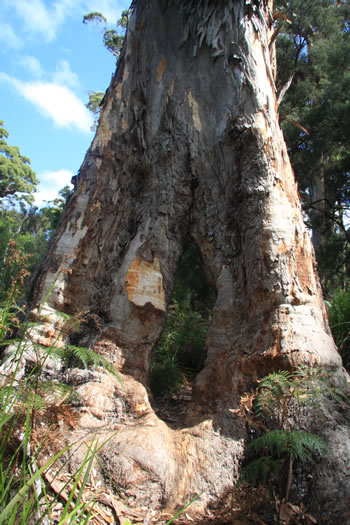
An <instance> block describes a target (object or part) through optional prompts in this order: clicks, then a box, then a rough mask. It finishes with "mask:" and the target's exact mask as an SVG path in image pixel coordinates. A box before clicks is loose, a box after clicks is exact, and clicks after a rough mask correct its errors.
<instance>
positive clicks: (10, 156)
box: [0, 120, 39, 203]
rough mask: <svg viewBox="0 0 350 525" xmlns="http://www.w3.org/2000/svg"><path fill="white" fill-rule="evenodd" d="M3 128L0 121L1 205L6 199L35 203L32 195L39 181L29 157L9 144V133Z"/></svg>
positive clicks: (2, 123)
mask: <svg viewBox="0 0 350 525" xmlns="http://www.w3.org/2000/svg"><path fill="white" fill-rule="evenodd" d="M3 126H4V122H3V121H2V120H0V203H3V201H4V199H7V200H9V201H14V200H15V201H19V202H21V201H22V202H24V201H25V202H33V201H32V199H31V194H32V193H33V192H34V191H35V189H36V186H37V184H38V182H39V181H38V179H37V178H36V175H35V173H34V171H33V170H32V169H31V167H30V160H29V159H28V157H25V156H24V155H22V154H21V152H20V150H19V148H18V147H17V146H9V145H8V144H7V142H6V139H7V137H8V132H7V130H6V129H5V128H4V127H3Z"/></svg>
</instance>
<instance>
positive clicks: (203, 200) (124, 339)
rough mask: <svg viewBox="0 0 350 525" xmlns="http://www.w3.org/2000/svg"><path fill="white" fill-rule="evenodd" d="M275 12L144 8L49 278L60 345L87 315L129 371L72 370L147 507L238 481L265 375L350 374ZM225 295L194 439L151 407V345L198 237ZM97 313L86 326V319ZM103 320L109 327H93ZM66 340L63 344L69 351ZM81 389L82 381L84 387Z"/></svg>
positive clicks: (227, 5) (41, 289) (199, 390)
mask: <svg viewBox="0 0 350 525" xmlns="http://www.w3.org/2000/svg"><path fill="white" fill-rule="evenodd" d="M271 9H272V5H271V2H267V1H260V0H255V1H254V2H251V1H249V2H248V1H244V0H220V1H219V0H215V1H214V0H212V1H210V0H209V1H207V0H193V1H190V0H188V1H184V0H183V1H181V0H178V1H175V0H174V1H170V0H168V1H167V0H152V1H150V0H137V1H136V2H134V11H133V14H132V16H131V18H130V21H129V27H128V32H127V37H126V42H125V45H124V48H123V51H122V55H121V57H120V59H119V62H118V68H117V71H116V74H115V75H114V77H113V79H112V82H111V85H110V87H109V89H108V91H107V93H106V95H105V99H104V105H103V110H102V114H101V119H100V123H99V126H98V129H97V133H96V136H95V138H94V140H93V143H92V145H91V148H90V149H89V151H88V153H87V155H86V158H85V160H84V162H83V165H82V167H81V170H80V172H79V175H78V177H77V182H76V188H75V191H74V194H73V197H72V198H71V200H70V203H69V206H68V208H67V210H66V213H65V216H64V218H63V221H62V222H61V224H60V227H59V229H58V233H57V235H56V238H55V241H54V243H53V245H52V246H51V249H50V252H49V254H48V257H47V259H46V261H45V263H44V265H43V268H42V270H41V273H40V274H39V276H38V277H37V279H36V282H35V287H34V292H33V297H32V299H33V302H34V303H35V304H39V303H40V302H42V301H43V300H44V299H45V297H46V296H47V294H48V292H49V290H50V287H51V285H52V283H53V282H54V286H53V289H52V291H51V292H50V295H49V297H48V300H47V303H46V306H45V308H44V313H46V314H47V315H48V318H47V319H49V321H48V320H47V319H46V322H45V323H43V325H42V327H41V328H40V330H38V333H37V336H36V337H37V338H38V339H39V341H40V342H41V343H44V344H49V343H50V341H52V340H53V339H52V338H54V335H53V332H54V331H53V330H52V325H53V326H54V328H55V327H57V326H58V325H59V319H60V317H59V316H58V315H57V312H66V313H69V314H72V315H75V316H77V315H78V316H79V315H83V316H84V319H88V317H89V316H90V322H86V323H85V324H84V323H83V324H82V327H81V330H80V332H79V333H77V334H75V336H74V337H75V339H74V342H75V343H76V344H77V343H78V344H81V345H87V344H90V346H92V347H93V348H95V349H96V350H98V351H100V352H102V353H103V354H104V355H106V356H107V357H108V358H109V359H111V360H112V361H113V362H114V363H115V364H116V366H117V367H118V368H119V370H120V371H121V373H122V377H123V379H124V384H125V390H123V389H122V387H121V386H120V385H119V383H118V381H117V380H115V379H113V378H112V377H111V376H109V375H106V374H104V375H101V374H102V373H93V372H91V373H89V374H86V377H85V379H82V378H81V377H78V378H77V376H76V375H74V374H76V372H75V371H74V370H71V371H69V374H70V377H71V382H74V381H76V383H77V384H78V387H77V388H78V390H79V392H80V394H81V395H82V396H83V398H84V399H85V402H86V403H85V406H84V407H83V410H82V415H81V419H80V424H79V429H75V431H72V434H74V435H77V434H78V433H79V432H89V431H96V429H97V428H98V429H99V431H100V432H101V433H107V434H108V432H111V431H112V430H113V429H115V428H118V429H119V432H118V434H117V435H116V437H114V438H113V439H112V441H111V442H110V444H109V445H108V450H106V451H105V452H104V453H103V459H104V463H105V467H106V469H107V470H108V471H109V473H110V475H111V476H112V477H113V478H114V479H115V481H116V482H117V484H118V485H119V486H122V487H123V489H124V490H125V494H126V495H127V496H129V497H130V501H129V504H130V505H131V504H132V502H133V501H134V504H135V505H137V506H138V507H140V506H148V507H150V508H168V509H171V508H174V507H175V506H176V505H179V504H182V503H186V502H188V501H189V500H190V498H191V497H192V496H193V495H195V494H198V493H199V492H201V491H202V490H205V493H204V494H203V496H202V498H201V500H200V501H201V502H202V503H203V504H204V503H207V502H208V501H211V500H213V499H215V498H219V497H220V496H221V495H222V494H223V493H224V491H225V490H226V489H227V488H229V487H231V486H232V485H234V483H235V482H236V481H237V477H238V474H239V466H240V462H241V459H242V456H243V450H244V441H245V438H246V430H245V425H244V421H242V420H241V419H239V418H238V417H237V416H235V415H234V414H233V413H232V412H230V411H229V409H230V408H235V407H237V405H238V403H239V400H240V396H241V395H242V394H243V393H244V392H245V391H247V390H248V389H249V388H251V387H252V386H253V385H254V382H255V381H256V379H257V378H259V377H262V376H264V375H265V374H266V373H268V372H270V371H272V370H276V369H279V368H291V367H294V366H295V365H296V364H298V363H306V364H310V365H312V364H315V363H318V364H320V365H321V366H323V367H326V368H328V369H329V370H331V371H333V372H334V373H335V374H338V375H340V374H342V368H341V359H340V357H339V354H338V353H337V350H336V348H335V346H334V343H333V340H332V338H331V335H330V332H329V328H328V326H327V320H326V317H325V312H324V307H323V301H322V297H321V295H320V287H319V283H318V280H317V277H316V276H315V271H314V258H313V253H312V248H311V245H310V240H309V236H308V234H307V232H306V230H305V227H304V224H303V220H302V215H301V207H300V201H299V197H298V192H297V188H296V184H295V182H294V177H293V172H292V170H291V167H290V164H289V160H288V155H287V152H286V148H285V144H284V141H283V137H282V134H281V131H280V128H279V126H278V118H277V115H276V94H275V85H274V77H273V75H274V71H273V65H271V59H270V52H269V33H270V29H269V27H270V24H271ZM189 238H191V239H192V241H193V242H195V243H196V244H197V245H198V247H199V249H200V252H201V256H202V260H203V264H204V267H205V270H206V273H207V275H208V279H209V280H210V282H211V283H212V284H213V285H215V287H216V290H217V300H216V304H215V307H214V310H213V317H212V322H211V326H210V329H209V333H208V337H207V342H206V348H207V359H206V363H205V367H204V369H203V370H202V372H201V373H200V374H199V375H198V376H197V378H196V380H195V383H194V386H193V396H192V401H191V403H190V404H189V409H188V413H187V416H186V420H185V423H184V425H183V428H178V429H177V430H174V429H170V428H169V427H168V426H167V425H166V424H165V423H164V422H163V421H161V420H160V419H159V418H158V417H157V416H156V414H155V413H154V411H153V409H152V406H151V404H150V394H149V389H148V382H149V372H150V365H151V356H152V348H153V347H154V345H155V343H156V342H157V340H158V338H159V336H160V334H161V332H162V329H163V327H164V323H165V320H166V312H167V305H168V302H169V299H170V296H171V293H172V286H173V280H174V274H175V271H176V267H177V263H178V261H179V258H180V256H181V254H182V252H183V249H184V245H185V243H186V241H187V240H188V239H189ZM82 313H83V314H82ZM91 320H95V322H92V321H91ZM64 343H65V341H64V340H63V341H62V344H64ZM84 381H85V382H84Z"/></svg>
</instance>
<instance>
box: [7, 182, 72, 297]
mask: <svg viewBox="0 0 350 525" xmlns="http://www.w3.org/2000/svg"><path fill="white" fill-rule="evenodd" d="M70 194H71V190H70V189H69V187H68V186H65V187H64V188H62V190H60V192H59V194H58V197H57V198H56V199H55V200H53V201H49V202H48V203H47V205H46V206H45V207H43V208H41V209H40V210H39V209H38V208H36V207H30V208H28V207H25V206H22V207H21V209H20V210H18V209H16V208H14V207H6V206H3V207H2V208H0V301H1V300H4V298H5V297H6V295H7V293H8V291H9V289H10V288H11V286H12V283H13V282H14V281H18V283H21V285H22V286H21V287H17V290H18V292H19V293H20V292H22V293H23V292H24V291H25V288H26V286H27V284H28V283H29V277H30V275H32V273H33V272H34V270H35V269H36V268H37V266H38V264H39V262H40V260H41V259H42V257H43V256H44V255H45V253H46V251H47V247H48V243H49V240H50V238H51V236H52V234H53V232H54V230H55V228H56V226H57V224H58V221H59V219H60V217H61V215H62V213H63V209H64V206H65V204H66V201H67V199H68V198H69V196H70Z"/></svg>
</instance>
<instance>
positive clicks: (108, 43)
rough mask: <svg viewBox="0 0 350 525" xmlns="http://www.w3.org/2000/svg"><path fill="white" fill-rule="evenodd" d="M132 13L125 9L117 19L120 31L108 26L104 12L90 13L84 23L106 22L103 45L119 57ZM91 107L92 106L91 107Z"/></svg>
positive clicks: (85, 16) (84, 18)
mask: <svg viewBox="0 0 350 525" xmlns="http://www.w3.org/2000/svg"><path fill="white" fill-rule="evenodd" d="M129 15H130V10H128V9H127V10H125V11H123V12H122V15H121V18H120V19H119V20H118V21H117V27H118V28H120V29H119V31H118V30H116V29H113V28H109V27H108V26H107V19H106V17H105V16H103V14H102V13H99V12H97V11H94V12H92V13H88V14H87V15H84V17H83V23H84V24H87V23H90V22H95V23H96V24H97V25H98V24H102V23H103V24H105V25H104V28H103V33H102V38H103V45H104V46H105V48H106V49H107V50H108V51H110V52H111V53H112V54H113V55H114V56H115V57H117V58H118V57H119V55H120V51H121V49H122V47H123V42H124V37H125V29H126V26H127V23H128V17H129ZM89 109H90V108H89Z"/></svg>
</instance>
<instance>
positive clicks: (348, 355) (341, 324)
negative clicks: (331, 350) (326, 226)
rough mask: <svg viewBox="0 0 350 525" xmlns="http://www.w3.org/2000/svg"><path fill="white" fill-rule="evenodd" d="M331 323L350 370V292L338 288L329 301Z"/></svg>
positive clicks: (346, 365) (336, 342) (341, 352)
mask: <svg viewBox="0 0 350 525" xmlns="http://www.w3.org/2000/svg"><path fill="white" fill-rule="evenodd" d="M329 305H330V307H329V310H328V312H329V324H330V327H331V330H332V334H333V337H334V341H335V344H336V345H337V347H338V349H339V352H340V355H341V356H342V359H343V363H344V366H345V368H347V370H350V293H349V292H348V291H346V290H343V289H341V288H338V289H337V290H335V291H334V292H333V294H332V297H331V301H330V303H329Z"/></svg>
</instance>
